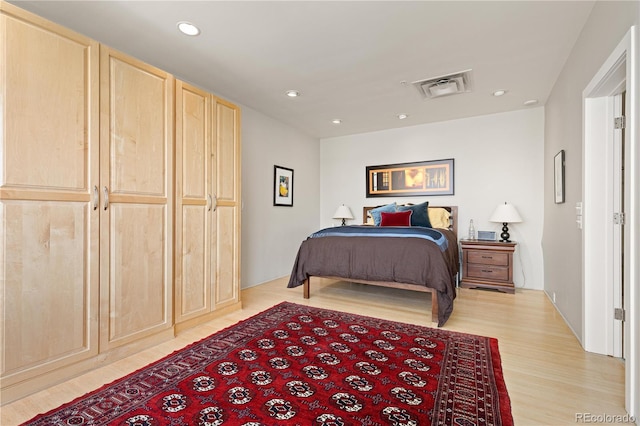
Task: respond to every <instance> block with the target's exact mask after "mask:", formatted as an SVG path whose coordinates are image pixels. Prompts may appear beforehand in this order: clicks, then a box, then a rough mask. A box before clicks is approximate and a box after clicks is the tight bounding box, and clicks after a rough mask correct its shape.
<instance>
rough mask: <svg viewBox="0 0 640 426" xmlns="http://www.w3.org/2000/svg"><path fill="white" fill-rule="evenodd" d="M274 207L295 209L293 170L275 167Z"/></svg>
mask: <svg viewBox="0 0 640 426" xmlns="http://www.w3.org/2000/svg"><path fill="white" fill-rule="evenodd" d="M273 186H274V189H273V205H274V206H285V207H293V169H288V168H286V167H281V166H273Z"/></svg>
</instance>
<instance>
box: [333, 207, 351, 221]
mask: <svg viewBox="0 0 640 426" xmlns="http://www.w3.org/2000/svg"><path fill="white" fill-rule="evenodd" d="M333 218H334V219H353V214H351V210H350V209H349V207H347V206H345V205H344V204H343V205H341V206H340V207H338V209H337V210H336V212H335V213H334V214H333Z"/></svg>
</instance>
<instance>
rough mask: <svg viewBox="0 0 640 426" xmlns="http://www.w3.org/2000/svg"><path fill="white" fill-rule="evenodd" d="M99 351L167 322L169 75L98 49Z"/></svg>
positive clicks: (169, 316)
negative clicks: (100, 197)
mask: <svg viewBox="0 0 640 426" xmlns="http://www.w3.org/2000/svg"><path fill="white" fill-rule="evenodd" d="M100 61H101V65H100V80H101V81H100V85H101V89H100V112H101V121H100V126H101V137H100V174H101V187H100V190H101V192H102V194H101V195H102V197H103V200H102V203H101V206H100V207H101V208H100V210H101V214H102V217H101V221H100V223H101V228H100V233H101V238H100V244H101V262H100V270H101V275H100V288H101V297H100V299H101V314H100V329H101V332H100V337H101V350H107V349H110V348H114V347H117V346H120V345H123V344H126V343H129V342H132V341H135V340H138V339H141V338H144V337H148V336H152V335H154V334H156V333H159V332H161V331H163V330H165V331H166V330H169V329H170V328H171V327H172V324H173V315H172V311H173V285H172V279H173V268H172V265H173V262H172V255H173V245H172V241H173V216H172V211H173V209H172V207H171V206H172V205H173V92H174V80H173V77H172V76H171V75H169V74H167V73H165V72H164V71H161V70H158V69H156V68H153V67H151V66H150V65H147V64H145V63H142V62H140V61H137V60H135V59H132V58H130V57H128V56H125V55H123V54H121V53H119V52H117V51H114V50H112V49H109V48H106V47H104V46H101V51H100Z"/></svg>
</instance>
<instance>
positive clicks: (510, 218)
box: [489, 203, 522, 223]
mask: <svg viewBox="0 0 640 426" xmlns="http://www.w3.org/2000/svg"><path fill="white" fill-rule="evenodd" d="M489 221H490V222H500V223H518V222H522V218H521V217H520V214H519V213H518V210H516V208H515V207H513V205H512V204H507V203H504V204H500V205H499V206H498V207H496V209H495V211H494V212H493V214H492V215H491V219H489Z"/></svg>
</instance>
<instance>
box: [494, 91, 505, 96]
mask: <svg viewBox="0 0 640 426" xmlns="http://www.w3.org/2000/svg"><path fill="white" fill-rule="evenodd" d="M505 93H507V91H506V90H496V91H495V92H493V96H496V97H497V96H502V95H504V94H505Z"/></svg>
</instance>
